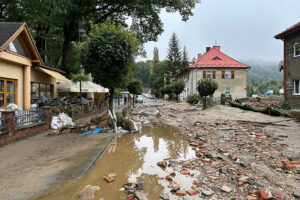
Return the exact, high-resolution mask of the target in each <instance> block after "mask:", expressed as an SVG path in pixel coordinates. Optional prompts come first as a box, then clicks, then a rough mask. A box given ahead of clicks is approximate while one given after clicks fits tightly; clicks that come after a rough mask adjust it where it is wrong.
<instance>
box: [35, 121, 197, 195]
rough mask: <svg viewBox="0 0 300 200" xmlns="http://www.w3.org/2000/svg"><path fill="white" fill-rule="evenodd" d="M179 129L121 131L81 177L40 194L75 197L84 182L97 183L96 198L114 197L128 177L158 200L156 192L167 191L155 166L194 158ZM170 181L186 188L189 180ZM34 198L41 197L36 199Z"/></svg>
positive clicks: (119, 193) (146, 128) (177, 178)
mask: <svg viewBox="0 0 300 200" xmlns="http://www.w3.org/2000/svg"><path fill="white" fill-rule="evenodd" d="M178 131H179V129H177V128H175V127H172V126H160V127H144V128H143V129H142V133H141V134H125V135H123V136H122V137H120V138H118V139H117V141H116V143H115V144H113V145H111V147H110V148H109V149H108V151H107V152H106V154H105V155H104V156H103V157H102V158H101V160H100V161H99V162H98V163H97V164H96V166H95V167H94V168H93V170H92V171H91V172H90V173H89V174H88V175H86V177H83V178H81V179H77V180H74V181H73V182H72V183H69V184H67V185H64V186H61V188H60V189H58V190H56V191H55V192H53V191H52V192H49V193H47V194H44V195H43V196H44V198H45V199H56V200H58V199H77V194H78V193H79V192H80V191H81V190H82V189H83V188H84V186H86V185H97V186H100V188H101V190H100V191H97V192H96V198H95V199H99V198H101V197H102V198H106V199H108V200H116V199H118V198H119V197H124V196H125V194H124V192H122V191H119V189H120V188H121V187H122V186H123V184H124V183H126V182H127V181H128V180H134V181H137V182H142V183H143V184H144V190H143V191H144V193H145V194H146V196H147V197H148V198H149V199H159V195H160V194H162V193H164V192H168V191H169V190H170V188H168V181H166V180H159V179H158V178H159V177H165V176H166V175H167V173H166V171H165V170H163V169H162V168H160V167H159V166H157V165H156V163H157V162H159V161H162V160H163V159H165V158H172V159H184V160H185V159H189V158H194V157H195V156H194V155H195V152H194V151H193V150H192V149H191V147H190V146H189V145H188V143H187V142H186V140H187V139H188V138H187V136H181V135H179V134H178ZM108 173H116V174H117V176H116V177H115V181H114V182H112V183H106V182H105V181H104V180H103V176H105V175H107V174H108ZM174 180H177V181H179V182H180V183H181V187H182V189H190V188H191V186H192V181H191V178H190V177H186V176H183V175H180V174H178V173H177V175H176V176H175V178H174ZM38 199H43V198H42V197H41V198H38Z"/></svg>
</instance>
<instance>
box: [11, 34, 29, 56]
mask: <svg viewBox="0 0 300 200" xmlns="http://www.w3.org/2000/svg"><path fill="white" fill-rule="evenodd" d="M7 50H9V51H12V52H15V53H17V54H20V55H22V56H26V53H25V51H24V49H23V47H22V45H21V42H20V40H19V38H16V39H15V40H14V41H13V42H11V43H10V44H9V45H8V47H7Z"/></svg>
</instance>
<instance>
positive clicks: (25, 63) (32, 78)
mask: <svg viewBox="0 0 300 200" xmlns="http://www.w3.org/2000/svg"><path fill="white" fill-rule="evenodd" d="M60 73H63V71H61V70H59V69H56V68H52V67H48V66H45V65H44V63H43V61H42V59H41V57H40V55H39V52H38V50H37V48H36V46H35V44H34V42H33V39H32V37H31V35H30V32H29V30H28V27H27V25H26V23H11V22H0V108H5V107H6V106H7V105H8V104H9V103H15V104H17V105H18V106H20V107H22V108H24V109H29V108H30V104H31V103H32V102H33V101H34V99H37V98H39V97H40V96H46V97H49V98H53V97H56V96H57V82H68V81H69V80H68V79H66V78H65V77H64V76H63V75H61V74H60Z"/></svg>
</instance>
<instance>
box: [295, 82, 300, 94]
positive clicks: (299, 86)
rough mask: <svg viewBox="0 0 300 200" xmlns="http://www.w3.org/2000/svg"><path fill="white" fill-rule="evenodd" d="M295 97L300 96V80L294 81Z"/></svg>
mask: <svg viewBox="0 0 300 200" xmlns="http://www.w3.org/2000/svg"><path fill="white" fill-rule="evenodd" d="M296 81H298V93H296ZM294 95H300V80H294Z"/></svg>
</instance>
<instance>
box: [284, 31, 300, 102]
mask: <svg viewBox="0 0 300 200" xmlns="http://www.w3.org/2000/svg"><path fill="white" fill-rule="evenodd" d="M296 42H300V32H298V33H295V34H292V35H290V36H289V37H288V38H286V39H285V49H284V53H285V78H286V88H285V89H286V90H285V95H286V100H287V101H289V102H290V104H291V106H292V107H293V108H300V95H294V80H300V56H297V57H295V56H294V46H293V45H294V43H296Z"/></svg>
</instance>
